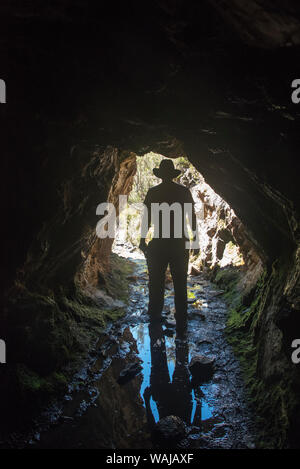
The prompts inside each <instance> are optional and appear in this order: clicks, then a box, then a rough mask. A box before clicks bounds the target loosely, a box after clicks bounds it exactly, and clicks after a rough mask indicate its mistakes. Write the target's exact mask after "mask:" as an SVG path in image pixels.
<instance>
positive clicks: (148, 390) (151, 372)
mask: <svg viewBox="0 0 300 469" xmlns="http://www.w3.org/2000/svg"><path fill="white" fill-rule="evenodd" d="M131 333H132V335H133V337H134V339H135V340H136V343H137V349H138V355H139V357H140V359H141V360H142V366H143V382H142V384H141V388H140V395H141V397H142V398H143V400H144V406H145V408H146V413H147V418H148V423H149V425H150V427H151V426H153V425H154V424H155V422H157V421H158V420H159V419H161V418H163V417H166V416H168V415H177V416H178V417H181V418H182V419H183V420H184V421H185V422H186V424H187V425H195V426H198V427H202V426H203V422H204V421H206V420H208V419H210V418H211V417H212V410H213V409H212V408H211V407H210V406H209V405H208V403H207V402H206V400H205V386H201V387H200V386H197V387H196V388H193V387H192V385H191V378H190V374H189V370H188V363H189V360H190V353H189V348H188V344H187V342H180V341H177V340H175V338H174V337H165V336H164V332H163V329H162V327H161V326H155V328H154V326H153V325H151V324H147V323H142V324H138V325H136V326H134V327H132V328H131Z"/></svg>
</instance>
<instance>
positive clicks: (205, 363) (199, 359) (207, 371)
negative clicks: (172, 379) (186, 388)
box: [189, 355, 215, 382]
mask: <svg viewBox="0 0 300 469" xmlns="http://www.w3.org/2000/svg"><path fill="white" fill-rule="evenodd" d="M214 363H215V358H214V357H207V356H205V355H195V356H194V357H193V358H192V359H191V361H190V364H189V370H190V372H191V374H192V377H193V379H194V380H195V381H197V382H202V381H207V380H209V379H210V378H211V377H212V375H213V373H214Z"/></svg>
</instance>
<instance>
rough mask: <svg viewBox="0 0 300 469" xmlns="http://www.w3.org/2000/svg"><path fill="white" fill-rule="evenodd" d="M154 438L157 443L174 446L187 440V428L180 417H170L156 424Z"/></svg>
mask: <svg viewBox="0 0 300 469" xmlns="http://www.w3.org/2000/svg"><path fill="white" fill-rule="evenodd" d="M153 436H154V437H155V440H156V441H157V442H159V443H161V444H168V445H170V446H173V445H176V444H178V443H179V442H180V441H182V440H185V438H186V436H187V427H186V424H185V423H184V421H183V420H182V419H181V418H180V417H177V416H176V415H168V416H167V417H164V418H162V419H160V420H159V422H158V423H157V424H156V426H155V429H154V431H153Z"/></svg>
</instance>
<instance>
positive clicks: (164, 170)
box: [153, 160, 181, 179]
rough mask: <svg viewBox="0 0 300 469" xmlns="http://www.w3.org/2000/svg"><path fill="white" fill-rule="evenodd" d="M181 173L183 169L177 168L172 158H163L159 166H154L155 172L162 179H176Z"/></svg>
mask: <svg viewBox="0 0 300 469" xmlns="http://www.w3.org/2000/svg"><path fill="white" fill-rule="evenodd" d="M180 173H181V171H180V170H179V169H175V166H174V163H173V161H172V160H161V162H160V165H159V168H153V174H154V175H155V176H156V177H158V178H160V179H165V178H171V179H175V178H177V177H178V176H179V174H180Z"/></svg>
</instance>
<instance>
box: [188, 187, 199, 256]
mask: <svg viewBox="0 0 300 469" xmlns="http://www.w3.org/2000/svg"><path fill="white" fill-rule="evenodd" d="M188 194H189V195H188V203H190V204H191V210H188V212H187V213H188V221H189V225H190V228H191V230H192V232H193V238H192V241H191V243H192V247H191V250H192V251H193V254H194V255H196V254H199V251H200V247H199V235H198V224H197V218H196V212H195V202H194V199H193V197H192V194H191V192H190V191H189V190H188Z"/></svg>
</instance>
